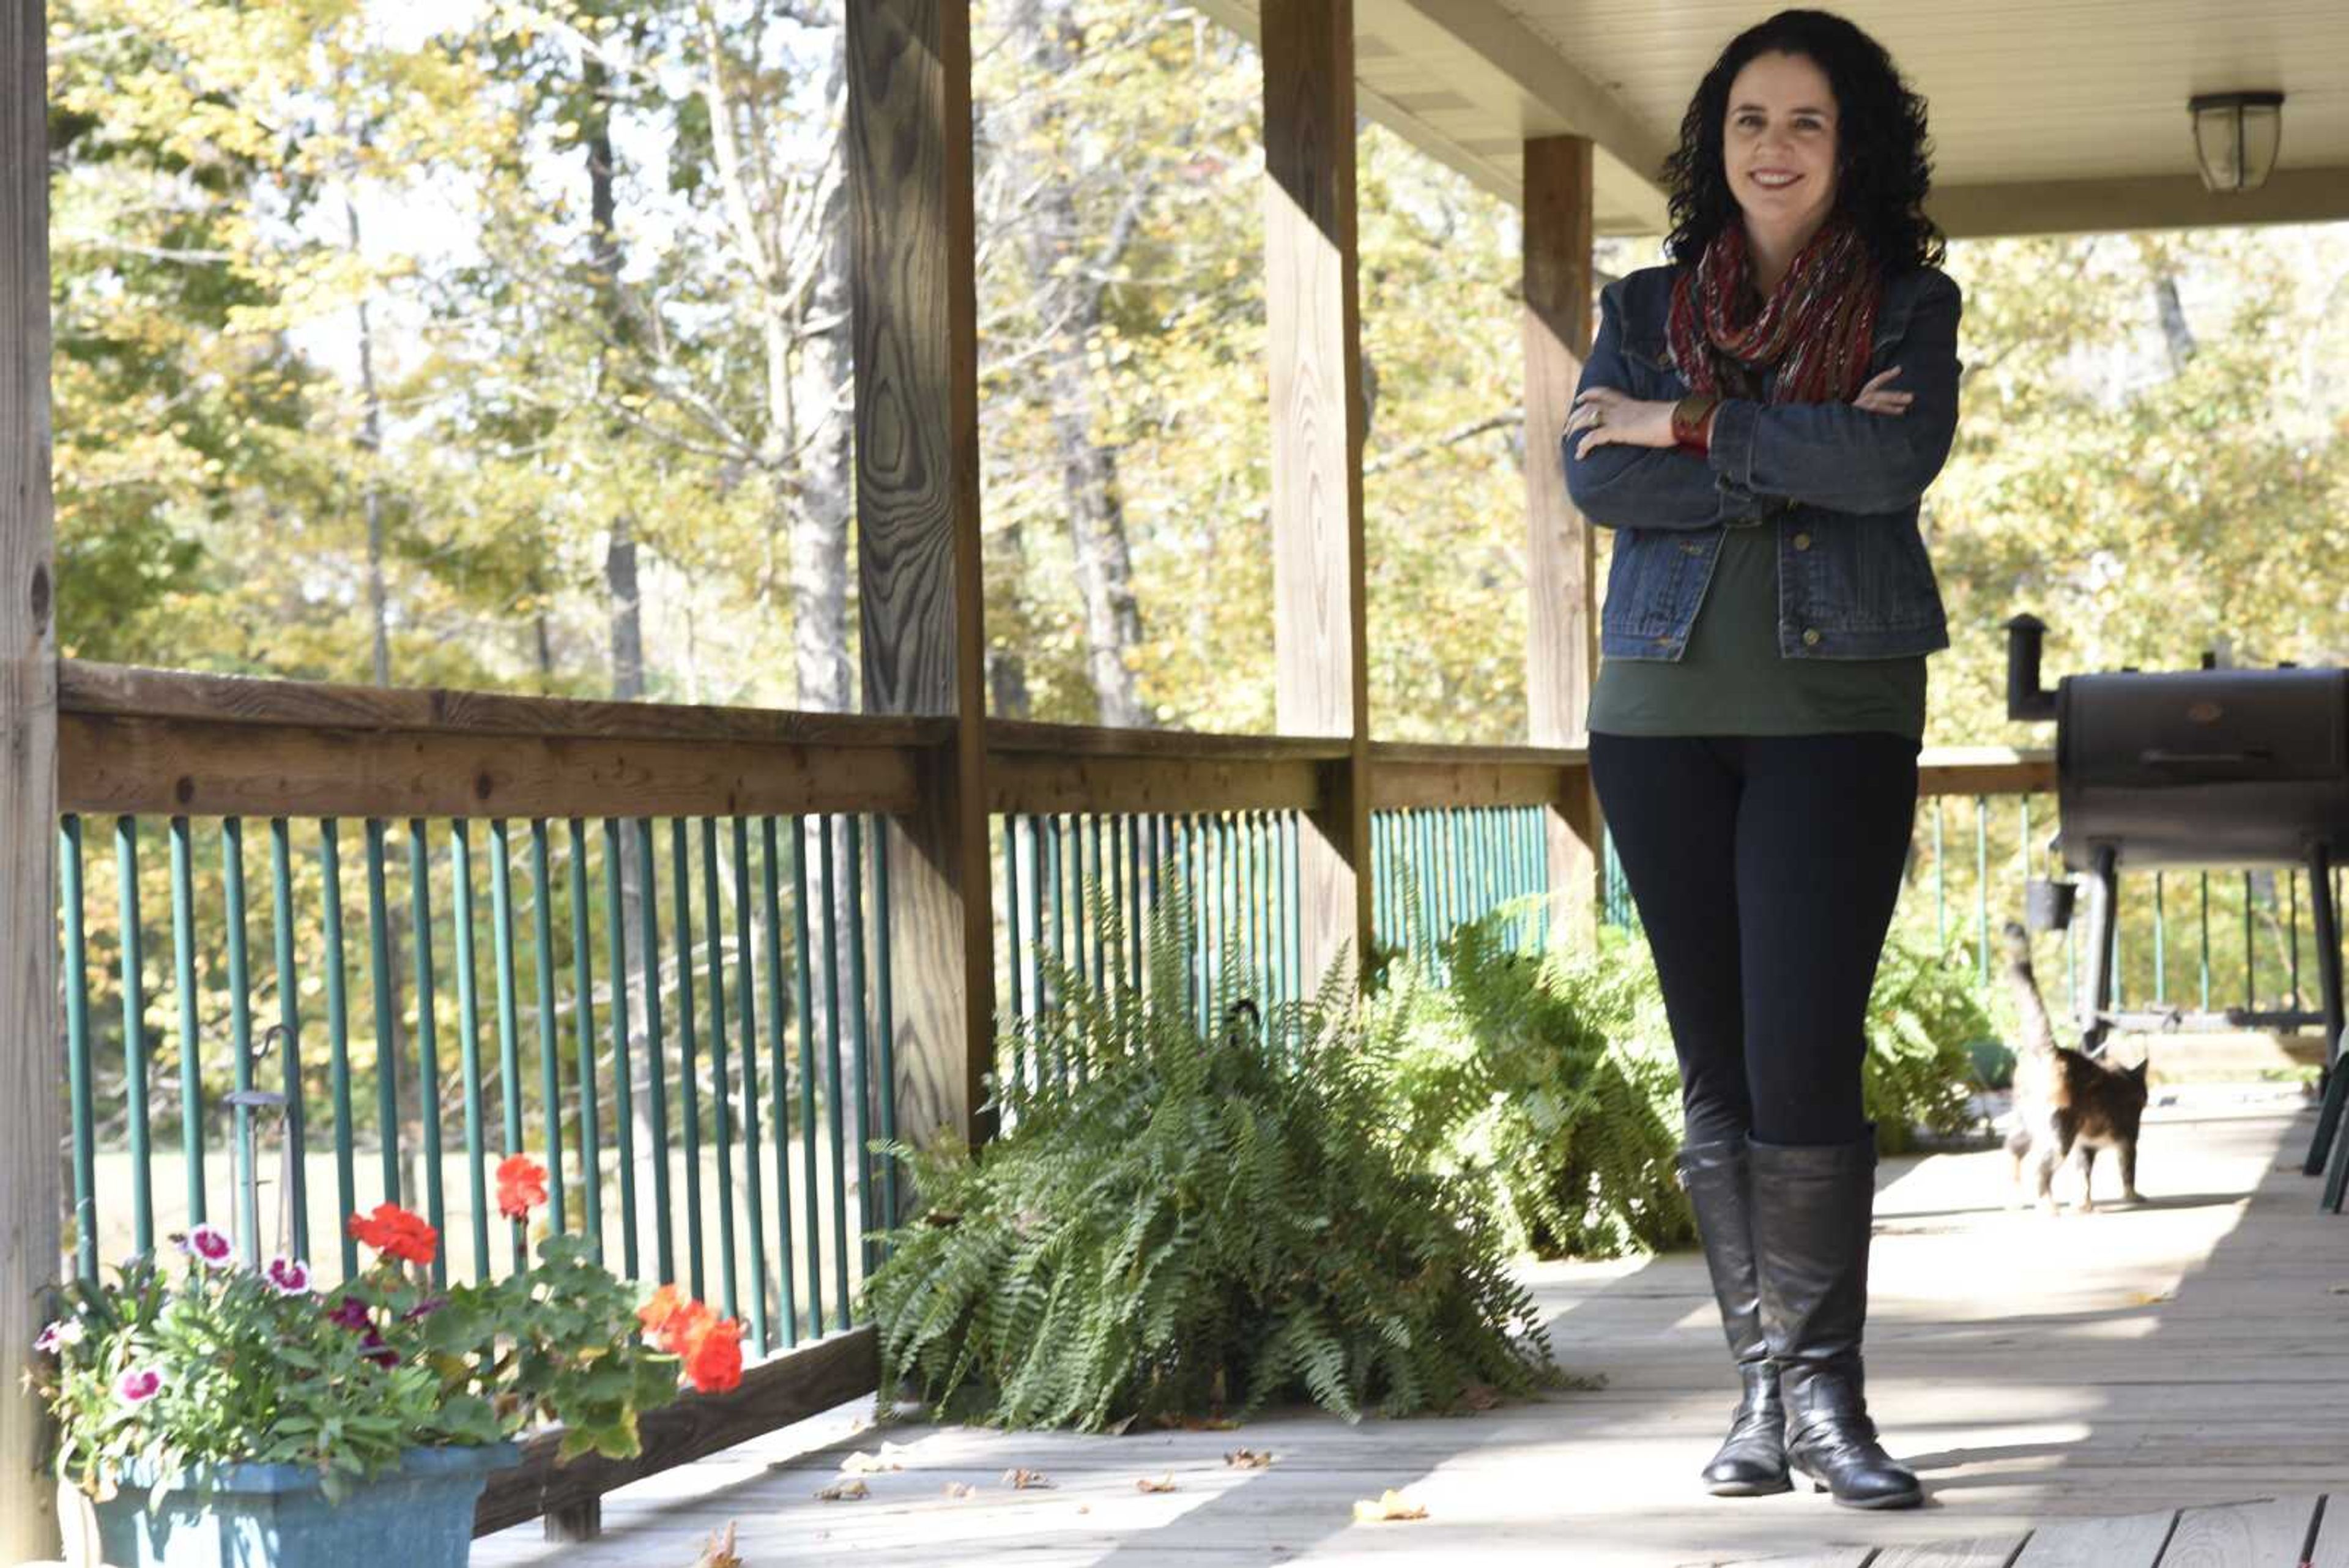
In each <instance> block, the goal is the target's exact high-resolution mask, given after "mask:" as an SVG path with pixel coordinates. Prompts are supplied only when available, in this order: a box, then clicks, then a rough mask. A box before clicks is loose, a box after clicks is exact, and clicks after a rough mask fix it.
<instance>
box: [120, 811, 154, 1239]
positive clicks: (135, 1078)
mask: <svg viewBox="0 0 2349 1568" xmlns="http://www.w3.org/2000/svg"><path fill="white" fill-rule="evenodd" d="M114 865H115V871H116V882H115V888H116V898H117V905H116V907H117V908H118V909H119V910H120V911H121V918H122V1055H123V1073H124V1076H125V1077H126V1078H127V1079H128V1080H129V1081H128V1083H127V1085H125V1087H126V1091H127V1092H126V1096H125V1097H126V1098H127V1099H128V1100H129V1106H128V1109H129V1114H130V1244H131V1247H132V1248H133V1250H135V1251H137V1252H138V1253H139V1255H140V1256H141V1257H145V1256H147V1255H149V1254H150V1253H152V1252H153V1251H155V1170H154V1166H153V1164H152V1163H151V1161H150V1152H149V1147H148V1137H147V982H146V976H145V974H144V972H143V971H142V969H141V967H140V957H139V946H140V943H139V821H138V819H137V818H136V817H131V816H118V817H116V818H115V819H114Z"/></svg>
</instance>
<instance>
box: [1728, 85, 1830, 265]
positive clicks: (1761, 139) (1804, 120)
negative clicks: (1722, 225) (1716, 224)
mask: <svg viewBox="0 0 2349 1568" xmlns="http://www.w3.org/2000/svg"><path fill="white" fill-rule="evenodd" d="M1836 135H1837V114H1836V98H1835V89H1834V88H1832V87H1831V86H1829V85H1828V82H1827V78H1826V72H1825V71H1822V70H1821V69H1819V67H1818V66H1817V65H1816V63H1815V62H1814V61H1812V60H1811V58H1810V57H1808V56H1806V55H1785V54H1765V55H1756V56H1754V58H1753V59H1751V60H1749V61H1747V62H1746V65H1745V68H1744V70H1741V71H1739V72H1738V73H1737V79H1736V80H1734V81H1733V82H1731V83H1730V84H1729V108H1728V113H1727V114H1726V115H1725V116H1724V117H1723V128H1722V146H1721V159H1722V165H1723V168H1724V169H1725V170H1726V171H1728V174H1729V188H1730V190H1731V192H1733V194H1734V195H1735V196H1736V198H1737V204H1738V206H1739V207H1740V208H1741V209H1743V210H1744V213H1745V223H1746V227H1747V230H1748V232H1749V233H1750V232H1752V231H1754V230H1756V229H1759V230H1762V231H1764V233H1767V234H1776V235H1792V236H1806V235H1808V234H1810V233H1811V232H1812V231H1813V230H1815V229H1816V228H1817V227H1818V225H1819V224H1820V223H1823V222H1825V221H1826V215H1827V213H1830V212H1831V211H1833V210H1834V208H1835V198H1836Z"/></svg>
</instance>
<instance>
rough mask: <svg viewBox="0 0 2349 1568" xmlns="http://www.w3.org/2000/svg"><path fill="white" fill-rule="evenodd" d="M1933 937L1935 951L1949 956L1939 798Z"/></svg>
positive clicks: (1935, 830)
mask: <svg viewBox="0 0 2349 1568" xmlns="http://www.w3.org/2000/svg"><path fill="white" fill-rule="evenodd" d="M1933 936H1934V941H1935V943H1936V947H1935V951H1936V953H1937V954H1938V955H1939V956H1940V957H1942V958H1945V959H1946V958H1948V957H1949V956H1950V863H1949V859H1948V857H1946V856H1944V855H1943V854H1942V853H1941V797H1940V795H1935V796H1934V797H1933Z"/></svg>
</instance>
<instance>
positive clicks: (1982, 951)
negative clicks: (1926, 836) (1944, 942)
mask: <svg viewBox="0 0 2349 1568" xmlns="http://www.w3.org/2000/svg"><path fill="white" fill-rule="evenodd" d="M2113 929H2115V930H2118V929H2120V922H2119V921H2118V920H2115V921H2114V922H2113ZM1974 968H1975V971H1976V972H1975V978H1976V979H1978V980H1979V981H1982V984H1984V985H1988V984H1989V983H1990V801H1989V799H1988V798H1987V797H1985V796H1982V795H1976V796H1974Z"/></svg>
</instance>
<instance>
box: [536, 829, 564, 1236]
mask: <svg viewBox="0 0 2349 1568" xmlns="http://www.w3.org/2000/svg"><path fill="white" fill-rule="evenodd" d="M549 858H550V857H549V856H548V854H547V846H546V818H544V817H543V816H533V817H532V818H531V819H530V876H531V928H532V934H533V937H535V938H536V940H537V947H538V953H537V959H538V1059H539V1067H540V1073H539V1082H540V1094H541V1096H542V1099H543V1110H544V1113H545V1116H546V1191H547V1198H548V1202H549V1207H548V1210H547V1222H548V1224H549V1225H551V1226H552V1227H553V1228H554V1234H556V1235H558V1236H560V1235H562V1234H563V1233H564V1231H568V1230H570V1228H571V1227H570V1226H569V1224H567V1223H566V1222H565V1221H566V1220H567V1218H568V1217H567V1216H566V1214H565V1213H564V1184H563V1037H562V1033H561V1032H560V1031H559V1030H557V1029H556V1027H555V1023H554V869H553V867H550V866H549V865H548V860H549Z"/></svg>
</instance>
